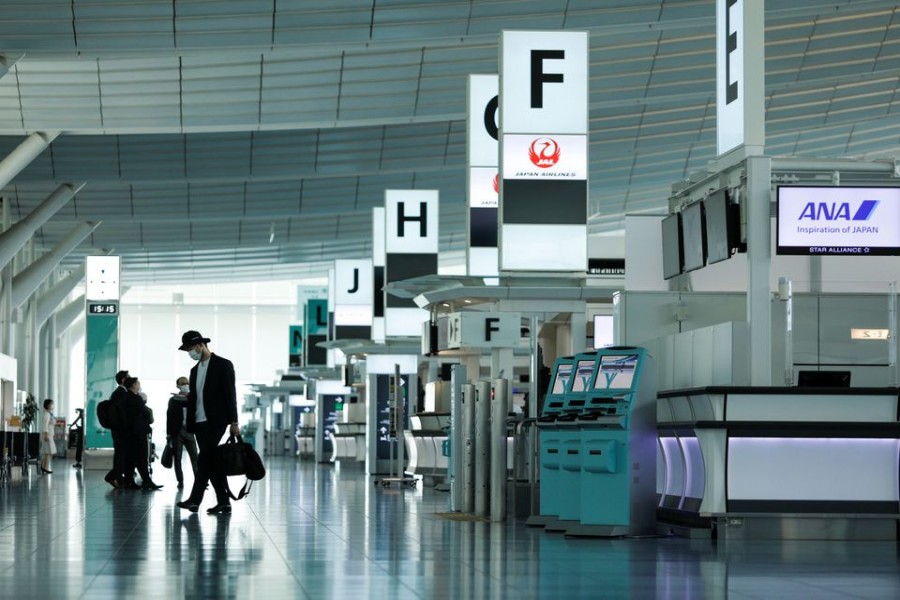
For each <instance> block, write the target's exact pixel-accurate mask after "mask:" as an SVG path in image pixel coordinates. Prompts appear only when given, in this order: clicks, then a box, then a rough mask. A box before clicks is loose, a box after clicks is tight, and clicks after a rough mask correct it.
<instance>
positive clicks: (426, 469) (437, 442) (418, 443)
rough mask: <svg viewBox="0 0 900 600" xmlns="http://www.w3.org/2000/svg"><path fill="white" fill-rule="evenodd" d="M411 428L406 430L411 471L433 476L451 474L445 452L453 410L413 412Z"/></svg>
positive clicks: (404, 436) (405, 436)
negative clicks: (448, 411)
mask: <svg viewBox="0 0 900 600" xmlns="http://www.w3.org/2000/svg"><path fill="white" fill-rule="evenodd" d="M410 425H411V428H410V429H409V430H407V431H404V432H403V439H404V442H405V443H406V455H407V456H408V457H409V463H408V465H407V472H409V473H412V474H414V475H422V476H423V477H428V478H432V479H433V480H434V481H438V480H442V479H444V478H446V477H447V467H448V459H447V457H446V456H444V452H443V448H444V442H446V441H447V435H448V432H449V428H450V413H425V412H422V413H418V414H415V415H412V416H410Z"/></svg>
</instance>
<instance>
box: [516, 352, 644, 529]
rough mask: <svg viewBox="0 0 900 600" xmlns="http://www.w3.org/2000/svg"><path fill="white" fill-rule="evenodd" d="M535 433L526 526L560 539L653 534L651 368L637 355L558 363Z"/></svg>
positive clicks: (595, 355)
mask: <svg viewBox="0 0 900 600" xmlns="http://www.w3.org/2000/svg"><path fill="white" fill-rule="evenodd" d="M564 379H567V380H566V381H563V380H564ZM538 427H539V428H540V432H541V450H540V456H541V469H540V474H541V482H540V498H541V516H540V518H539V519H534V520H532V521H531V522H532V523H533V524H543V525H545V526H546V527H547V528H548V529H549V530H564V531H565V533H566V534H567V535H597V536H622V535H639V534H646V533H651V532H655V528H656V367H655V363H654V362H653V359H652V357H650V356H649V355H648V354H647V352H646V351H645V350H644V349H643V348H634V347H611V348H604V349H602V350H598V351H596V352H585V353H582V354H578V355H576V356H575V357H564V358H560V359H558V360H557V361H556V365H555V366H554V371H553V378H552V379H551V387H550V390H549V392H548V395H547V400H546V401H545V403H544V409H543V410H542V412H541V417H540V419H539V420H538Z"/></svg>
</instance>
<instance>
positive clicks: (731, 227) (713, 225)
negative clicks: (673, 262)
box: [703, 189, 741, 264]
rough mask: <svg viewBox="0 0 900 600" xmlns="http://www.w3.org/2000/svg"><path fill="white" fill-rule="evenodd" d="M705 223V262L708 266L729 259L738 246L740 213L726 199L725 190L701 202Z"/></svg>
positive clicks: (736, 206) (717, 191)
mask: <svg viewBox="0 0 900 600" xmlns="http://www.w3.org/2000/svg"><path fill="white" fill-rule="evenodd" d="M703 215H704V220H705V223H706V260H707V262H708V263H709V264H713V263H717V262H722V261H723V260H728V259H729V258H731V255H732V253H733V251H734V250H735V249H736V248H738V247H739V246H740V237H741V221H740V219H741V213H740V210H739V207H738V205H737V204H734V203H732V202H731V201H730V199H729V198H728V191H727V190H725V189H721V190H716V191H715V192H713V193H712V194H710V195H709V196H707V197H706V199H705V200H703Z"/></svg>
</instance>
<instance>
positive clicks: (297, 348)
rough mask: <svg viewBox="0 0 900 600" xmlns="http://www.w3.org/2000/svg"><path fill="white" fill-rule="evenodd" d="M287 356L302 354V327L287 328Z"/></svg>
mask: <svg viewBox="0 0 900 600" xmlns="http://www.w3.org/2000/svg"><path fill="white" fill-rule="evenodd" d="M288 335H289V336H290V339H289V340H288V354H300V353H302V352H303V326H302V325H291V326H290V328H289V333H288Z"/></svg>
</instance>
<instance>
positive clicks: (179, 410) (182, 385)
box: [166, 377, 197, 490]
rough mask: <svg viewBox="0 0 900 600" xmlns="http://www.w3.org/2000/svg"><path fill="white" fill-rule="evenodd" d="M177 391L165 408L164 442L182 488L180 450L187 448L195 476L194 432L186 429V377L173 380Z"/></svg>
mask: <svg viewBox="0 0 900 600" xmlns="http://www.w3.org/2000/svg"><path fill="white" fill-rule="evenodd" d="M175 385H176V386H178V393H177V394H172V397H171V398H169V406H168V408H167V409H166V443H167V444H169V446H170V447H171V448H172V466H173V467H174V468H175V478H176V479H178V489H179V490H180V489H182V488H184V472H183V471H182V468H181V451H182V450H187V453H188V457H189V458H190V459H191V471H192V472H193V474H194V478H195V479H196V477H197V440H196V439H195V438H194V434H193V433H191V432H189V431H188V430H187V396H188V393H190V391H191V386H190V384H189V380H188V378H187V377H179V378H178V379H176V380H175Z"/></svg>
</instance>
